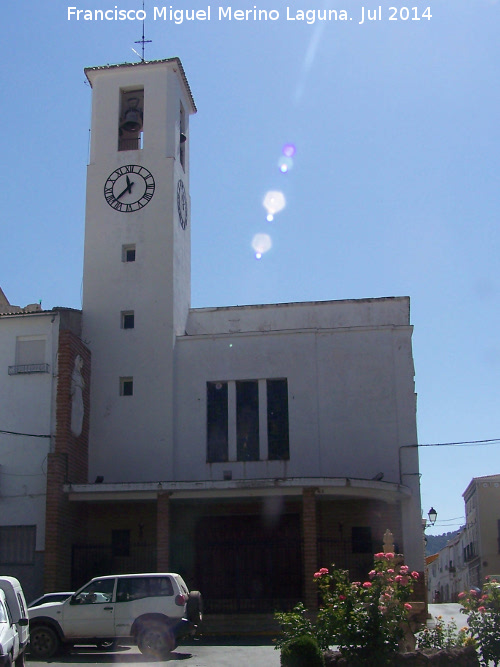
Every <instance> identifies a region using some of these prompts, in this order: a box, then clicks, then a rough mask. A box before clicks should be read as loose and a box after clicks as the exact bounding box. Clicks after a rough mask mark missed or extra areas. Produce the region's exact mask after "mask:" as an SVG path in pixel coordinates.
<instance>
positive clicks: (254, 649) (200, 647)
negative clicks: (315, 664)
mask: <svg viewBox="0 0 500 667" xmlns="http://www.w3.org/2000/svg"><path fill="white" fill-rule="evenodd" d="M429 613H430V614H431V615H432V616H433V617H435V616H442V617H443V620H444V621H445V622H446V623H448V622H449V621H450V620H451V619H452V618H453V619H454V620H455V622H456V624H457V626H458V627H459V628H460V627H462V626H463V625H465V624H466V617H465V615H464V614H461V613H460V605H459V604H432V605H429ZM430 622H432V620H431V621H430ZM178 660H183V661H185V665H186V667H279V664H280V655H279V651H276V650H275V649H274V646H273V644H272V641H271V639H242V638H239V639H238V638H234V637H229V638H225V639H224V638H220V639H217V640H207V639H204V638H203V637H202V638H200V639H193V640H192V641H190V642H189V643H186V644H181V645H180V646H179V647H178V648H177V649H176V650H175V651H174V652H173V653H172V654H171V656H170V659H169V660H165V661H161V662H160V661H151V660H149V659H146V658H145V657H144V656H142V655H141V653H140V652H139V650H138V649H137V648H136V647H122V648H120V649H119V650H118V651H114V652H112V653H103V652H100V651H98V650H97V649H90V648H89V649H86V648H81V649H80V650H79V651H78V652H73V653H70V654H68V655H65V656H58V657H57V658H56V659H54V660H50V661H49V664H50V665H51V666H52V667H59V665H60V666H61V667H68V665H70V664H82V663H84V664H93V665H97V664H99V665H106V664H110V665H111V664H113V665H126V666H127V667H134V665H138V666H141V667H145V665H148V664H154V665H155V667H156V666H157V667H161V666H165V667H166V666H167V665H171V663H173V662H174V661H178ZM47 664H48V663H47V662H36V661H30V662H29V665H28V667H46V665H47Z"/></svg>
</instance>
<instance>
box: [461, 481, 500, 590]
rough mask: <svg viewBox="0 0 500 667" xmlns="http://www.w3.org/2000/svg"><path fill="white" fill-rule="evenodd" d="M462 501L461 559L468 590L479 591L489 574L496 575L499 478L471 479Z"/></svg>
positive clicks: (499, 547) (499, 553)
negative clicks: (463, 542)
mask: <svg viewBox="0 0 500 667" xmlns="http://www.w3.org/2000/svg"><path fill="white" fill-rule="evenodd" d="M462 495H463V498H464V501H465V520H466V526H465V530H466V540H465V545H464V558H465V561H466V562H467V566H468V570H469V577H470V583H471V586H477V587H478V588H481V587H482V585H483V583H484V579H485V577H486V576H487V575H489V574H497V575H498V574H500V475H488V476H486V477H474V479H472V480H471V483H470V484H469V486H468V487H467V488H466V489H465V491H464V493H463V494H462Z"/></svg>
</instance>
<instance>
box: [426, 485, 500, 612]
mask: <svg viewBox="0 0 500 667" xmlns="http://www.w3.org/2000/svg"><path fill="white" fill-rule="evenodd" d="M463 497H464V500H465V526H464V528H462V530H461V531H460V532H459V533H458V535H456V537H454V538H453V539H451V540H450V541H449V542H448V544H447V545H446V547H445V548H444V549H441V551H440V552H439V553H438V554H436V555H435V556H433V557H432V562H429V559H427V566H428V570H427V571H428V596H429V598H428V599H429V602H432V600H433V599H434V598H435V597H436V592H437V591H438V592H439V596H438V597H439V601H441V602H456V601H457V599H458V594H459V593H460V592H461V591H465V590H468V589H470V588H472V587H475V588H482V586H483V584H484V580H485V577H486V576H488V575H492V574H495V575H500V475H488V476H486V477H474V478H473V479H472V480H471V482H470V484H469V486H468V487H467V488H466V490H465V491H464V493H463Z"/></svg>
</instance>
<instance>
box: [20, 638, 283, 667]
mask: <svg viewBox="0 0 500 667" xmlns="http://www.w3.org/2000/svg"><path fill="white" fill-rule="evenodd" d="M178 660H183V661H185V665H186V667H279V664H280V655H279V651H276V650H275V649H274V646H273V645H271V643H270V642H266V641H265V643H262V642H257V641H251V640H243V639H239V640H237V639H234V638H231V639H227V640H223V639H221V640H219V641H217V642H207V641H203V640H200V641H193V642H191V643H189V644H183V645H181V646H179V647H178V648H177V649H176V650H175V651H174V652H173V653H172V654H171V655H170V658H169V660H164V661H156V660H155V661H152V660H151V659H147V658H145V657H144V656H143V655H141V653H140V652H139V650H138V649H137V648H136V647H135V646H134V647H122V648H120V650H118V651H114V652H110V653H102V652H99V651H97V650H96V649H86V648H81V649H80V650H79V651H78V652H72V653H70V654H68V655H64V656H57V657H56V658H55V659H53V660H50V661H48V662H38V661H31V660H30V661H29V662H28V667H46V666H47V664H50V665H51V666H52V667H58V666H59V665H60V666H61V667H68V665H71V664H75V665H81V664H87V665H89V664H90V665H106V664H108V665H126V666H127V667H134V665H138V666H140V667H145V666H146V665H154V667H162V666H165V667H166V666H167V665H171V664H172V663H173V662H174V661H178Z"/></svg>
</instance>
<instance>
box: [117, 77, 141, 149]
mask: <svg viewBox="0 0 500 667" xmlns="http://www.w3.org/2000/svg"><path fill="white" fill-rule="evenodd" d="M143 116H144V88H140V89H137V90H122V91H121V98H120V118H119V121H118V150H119V151H132V150H139V149H141V148H142V120H143Z"/></svg>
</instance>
